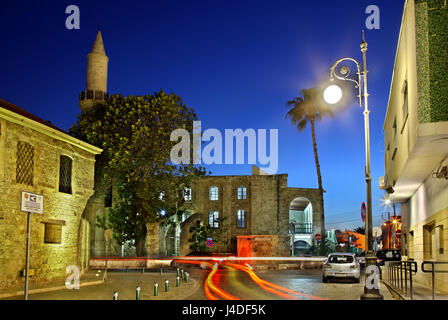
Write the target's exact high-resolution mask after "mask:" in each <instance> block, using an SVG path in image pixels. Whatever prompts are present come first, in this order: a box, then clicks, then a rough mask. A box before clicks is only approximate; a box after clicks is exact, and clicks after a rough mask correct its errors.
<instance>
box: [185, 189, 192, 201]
mask: <svg viewBox="0 0 448 320" xmlns="http://www.w3.org/2000/svg"><path fill="white" fill-rule="evenodd" d="M184 200H185V201H191V188H184Z"/></svg>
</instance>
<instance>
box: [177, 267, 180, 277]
mask: <svg viewBox="0 0 448 320" xmlns="http://www.w3.org/2000/svg"><path fill="white" fill-rule="evenodd" d="M177 276H180V271H179V268H177Z"/></svg>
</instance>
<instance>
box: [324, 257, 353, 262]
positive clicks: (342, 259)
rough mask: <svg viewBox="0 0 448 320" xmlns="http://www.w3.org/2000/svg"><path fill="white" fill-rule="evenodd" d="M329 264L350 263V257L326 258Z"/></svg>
mask: <svg viewBox="0 0 448 320" xmlns="http://www.w3.org/2000/svg"><path fill="white" fill-rule="evenodd" d="M328 262H329V263H352V262H353V257H352V256H330V257H329V258H328Z"/></svg>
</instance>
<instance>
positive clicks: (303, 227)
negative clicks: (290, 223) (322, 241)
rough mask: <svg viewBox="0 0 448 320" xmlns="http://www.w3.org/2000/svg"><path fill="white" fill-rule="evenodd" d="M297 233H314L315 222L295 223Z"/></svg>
mask: <svg viewBox="0 0 448 320" xmlns="http://www.w3.org/2000/svg"><path fill="white" fill-rule="evenodd" d="M294 233H295V234H312V233H313V224H312V223H295V224H294Z"/></svg>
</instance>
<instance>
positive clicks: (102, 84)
mask: <svg viewBox="0 0 448 320" xmlns="http://www.w3.org/2000/svg"><path fill="white" fill-rule="evenodd" d="M108 62H109V58H108V57H107V56H106V51H105V50H104V44H103V37H102V36H101V31H100V30H98V33H97V34H96V39H95V42H94V43H93V47H92V50H91V51H90V53H89V54H88V55H87V77H86V90H84V91H81V93H80V94H79V107H80V108H81V110H85V109H86V108H89V107H91V106H92V105H94V104H95V103H98V102H102V101H104V100H105V99H107V98H108V96H109V94H108V93H107V64H108Z"/></svg>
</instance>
